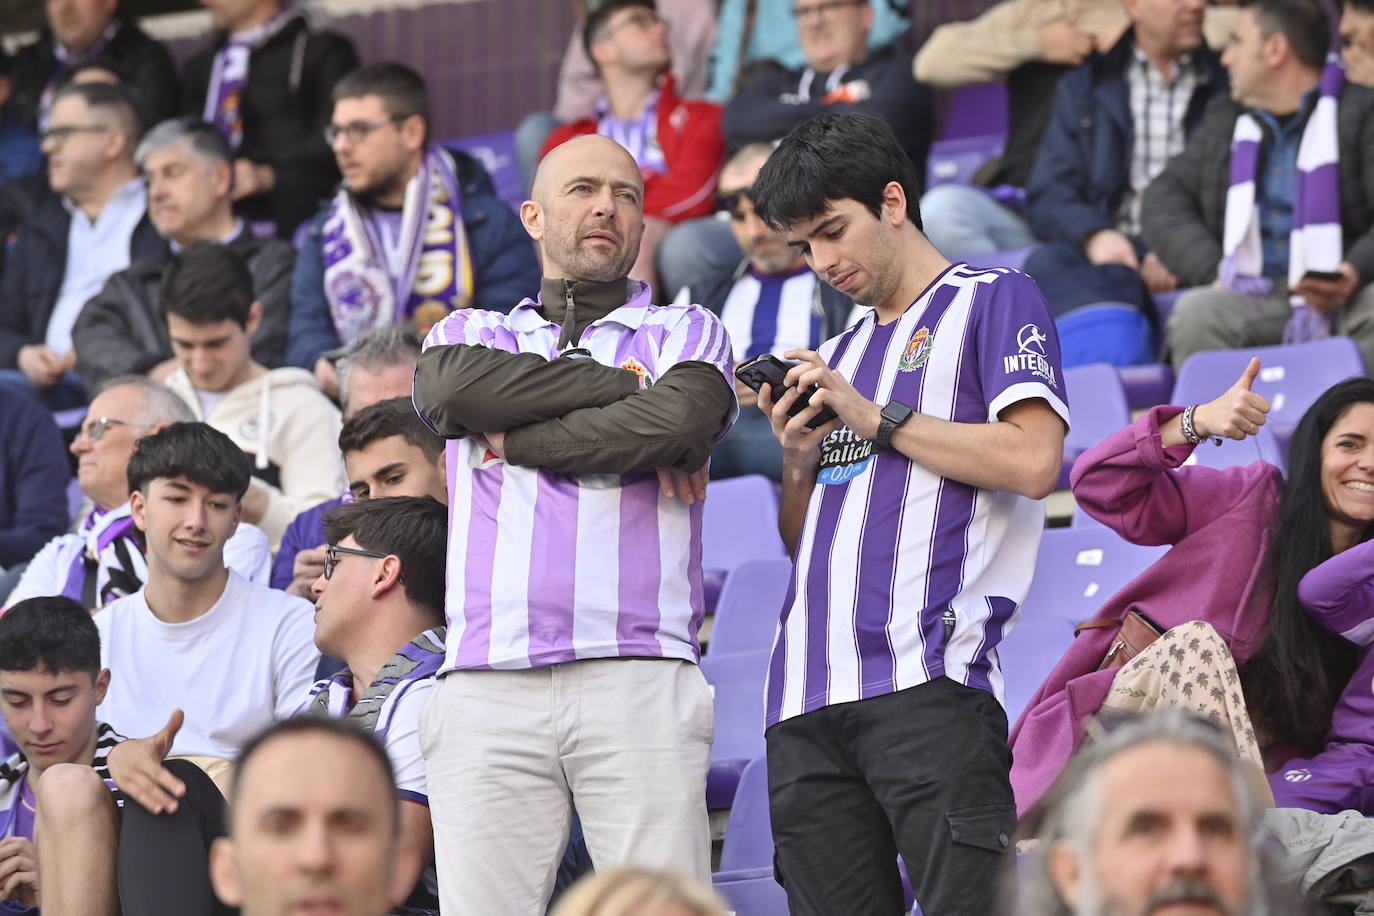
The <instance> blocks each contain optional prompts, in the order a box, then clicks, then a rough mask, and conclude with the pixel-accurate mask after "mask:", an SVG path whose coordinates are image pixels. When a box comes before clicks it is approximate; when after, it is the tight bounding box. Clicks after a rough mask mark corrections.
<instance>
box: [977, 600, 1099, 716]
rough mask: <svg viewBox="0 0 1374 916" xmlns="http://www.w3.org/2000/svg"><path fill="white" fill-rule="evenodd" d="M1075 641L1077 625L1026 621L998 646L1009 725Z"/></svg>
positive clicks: (1063, 621) (1055, 621) (1056, 620)
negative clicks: (1074, 635)
mask: <svg viewBox="0 0 1374 916" xmlns="http://www.w3.org/2000/svg"><path fill="white" fill-rule="evenodd" d="M1103 597H1106V596H1105V595H1104V596H1103ZM1072 642H1073V624H1072V623H1070V622H1069V621H1067V620H1063V619H1044V620H1022V621H1019V622H1018V623H1017V624H1016V627H1015V629H1013V630H1012V631H1011V635H1010V636H1008V637H1006V638H1005V639H1003V640H1002V642H1001V644H999V645H998V646H997V658H998V660H999V661H1000V662H1001V664H1002V677H1003V679H1004V689H1003V695H1004V697H1003V705H1004V706H1005V707H1006V710H1007V721H1008V722H1015V721H1016V719H1017V718H1018V717H1019V716H1020V715H1021V711H1022V710H1023V709H1025V708H1026V704H1027V703H1029V702H1030V698H1031V697H1033V696H1035V691H1037V690H1039V689H1040V685H1041V684H1042V683H1044V681H1045V677H1046V676H1047V675H1048V674H1049V673H1050V670H1051V669H1052V668H1054V666H1055V665H1056V664H1057V663H1058V662H1059V659H1060V658H1061V657H1062V656H1063V654H1064V651H1065V650H1066V649H1068V647H1069V644H1070V643H1072Z"/></svg>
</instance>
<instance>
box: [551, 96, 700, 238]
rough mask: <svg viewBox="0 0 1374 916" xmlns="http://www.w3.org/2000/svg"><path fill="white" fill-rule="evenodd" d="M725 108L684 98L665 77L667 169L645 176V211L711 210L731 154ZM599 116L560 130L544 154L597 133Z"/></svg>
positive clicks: (675, 214) (661, 107) (662, 114)
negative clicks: (727, 150)
mask: <svg viewBox="0 0 1374 916" xmlns="http://www.w3.org/2000/svg"><path fill="white" fill-rule="evenodd" d="M720 117H721V108H720V106H719V105H716V104H714V103H712V102H701V101H690V102H688V101H683V100H682V99H680V98H678V95H677V89H676V87H675V86H674V84H673V77H672V75H671V74H668V75H665V76H664V77H663V82H662V84H661V87H660V90H659V99H658V145H659V146H660V147H661V148H662V150H663V158H664V161H665V163H666V165H667V171H666V172H664V173H663V174H657V173H654V174H646V175H645V176H644V215H645V216H655V217H658V218H659V219H664V220H667V221H668V222H670V223H677V222H681V221H682V220H685V219H692V218H694V217H697V216H708V215H710V213H711V211H712V209H713V207H714V194H715V191H716V174H717V173H718V172H719V171H720V164H721V160H722V159H723V158H724V157H725V135H724V134H722V133H721V129H720ZM596 128H597V122H596V118H595V117H590V118H583V119H582V120H581V121H574V122H573V123H571V124H564V125H563V126H561V127H559V128H557V129H556V130H554V132H553V133H551V134H549V139H548V142H546V143H545V144H544V151H543V153H541V154H540V156H541V158H542V157H543V156H547V155H548V154H549V150H551V149H553V148H554V147H555V146H557V145H558V144H560V143H563V142H565V141H567V140H571V139H572V138H573V137H578V136H582V135H583V134H594V133H596Z"/></svg>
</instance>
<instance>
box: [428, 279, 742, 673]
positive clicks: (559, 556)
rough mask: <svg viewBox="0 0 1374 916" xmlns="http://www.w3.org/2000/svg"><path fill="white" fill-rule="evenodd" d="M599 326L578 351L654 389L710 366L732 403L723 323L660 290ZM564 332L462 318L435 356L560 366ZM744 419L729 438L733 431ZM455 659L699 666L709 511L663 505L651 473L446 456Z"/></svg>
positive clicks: (636, 286) (482, 452) (543, 325)
mask: <svg viewBox="0 0 1374 916" xmlns="http://www.w3.org/2000/svg"><path fill="white" fill-rule="evenodd" d="M630 292H631V298H630V300H629V301H628V302H626V303H625V304H624V305H623V306H621V307H620V308H617V309H616V310H615V311H613V312H611V313H610V314H608V315H606V316H605V317H604V318H601V319H598V320H596V321H593V322H592V323H591V324H590V325H588V326H587V328H586V330H584V331H583V332H582V336H581V339H580V340H579V341H578V343H577V346H578V347H579V348H582V349H586V350H588V351H590V352H591V354H592V358H594V359H595V360H596V361H597V362H599V363H601V364H603V365H606V366H617V367H620V368H623V369H630V370H632V371H634V372H636V373H638V374H639V375H640V377H641V380H642V382H643V383H645V384H652V383H653V382H654V381H655V380H657V379H659V378H661V377H662V375H663V373H665V372H667V371H668V370H669V369H671V368H672V367H673V366H674V365H675V364H677V363H681V362H688V361H701V362H708V363H711V364H713V365H715V366H717V367H719V369H720V371H721V373H722V374H723V375H724V376H725V379H726V381H727V382H729V383H730V385H731V388H732V390H733V386H734V381H733V376H732V375H731V369H732V367H731V360H730V341H729V339H728V338H727V337H726V334H725V329H724V327H723V326H722V325H721V323H720V319H718V318H717V317H716V316H715V315H714V314H713V313H712V312H711V311H709V310H708V309H705V308H702V307H701V306H698V305H690V306H655V305H652V304H650V295H651V290H650V289H649V287H648V285H647V284H644V283H640V282H639V281H637V280H631V281H630ZM558 335H559V326H558V325H556V324H554V323H553V322H551V321H549V320H547V319H546V318H544V317H543V316H541V315H540V314H539V306H538V303H537V302H535V301H534V300H530V299H526V300H524V301H523V302H521V303H520V304H519V305H518V306H516V307H515V308H514V309H513V310H512V311H511V313H510V314H509V315H503V314H501V313H499V312H489V311H480V310H476V309H463V310H460V311H456V312H453V313H452V314H450V315H449V316H448V317H447V318H445V319H444V320H443V321H441V322H439V324H437V325H435V326H434V329H433V330H432V331H430V333H429V337H428V338H426V340H425V346H426V347H427V348H428V347H431V346H436V345H442V344H472V345H480V346H486V347H493V348H495V349H500V350H505V351H507V352H510V353H538V354H539V355H541V356H544V357H547V358H549V359H554V358H556V357H557V356H558V355H559V352H560V351H559V349H558V346H557V344H558ZM737 411H738V408H737V407H736V408H734V409H733V410H732V412H731V416H730V418H729V422H727V423H726V424H725V428H724V429H722V430H721V435H724V433H725V431H726V430H728V429H729V426H730V423H733V422H734V415H735V413H736V412H737ZM447 460H448V492H449V540H448V589H447V608H446V611H447V617H448V638H447V656H446V658H445V660H444V666H443V668H442V669H441V670H440V674H441V675H442V674H444V673H447V672H449V671H452V670H454V669H469V668H476V669H483V668H534V667H540V666H543V665H552V664H558V663H560V662H570V661H574V660H577V659H584V658H611V657H617V656H637V657H664V658H682V659H688V660H691V661H697V660H698V659H699V657H700V648H699V646H698V643H697V630H698V629H699V627H700V626H701V618H702V613H703V602H702V582H701V503H697V504H696V505H694V506H692V507H691V508H688V507H687V506H684V505H683V504H682V503H681V502H679V501H678V500H675V499H666V498H664V497H663V496H662V495H661V493H660V491H659V485H658V478H657V476H656V474H655V473H654V471H653V470H652V469H646V470H644V471H636V472H633V473H630V474H624V475H620V474H584V475H581V476H570V475H566V474H558V473H554V472H552V471H548V470H544V469H542V468H527V467H516V466H514V465H510V464H507V463H506V462H504V461H503V460H501V459H499V458H497V457H496V456H495V455H494V454H493V453H491V452H489V451H487V449H486V447H485V445H483V444H481V442H480V440H478V439H476V438H474V437H468V438H464V439H458V440H453V441H450V442H449V443H448V446H447Z"/></svg>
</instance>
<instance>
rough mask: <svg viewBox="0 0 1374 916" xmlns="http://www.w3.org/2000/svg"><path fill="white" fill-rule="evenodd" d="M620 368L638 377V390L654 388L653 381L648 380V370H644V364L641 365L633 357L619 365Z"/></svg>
mask: <svg viewBox="0 0 1374 916" xmlns="http://www.w3.org/2000/svg"><path fill="white" fill-rule="evenodd" d="M620 368H622V369H629V370H630V371H631V372H633V373H634V374H635V375H637V376H639V387H640V388H652V387H654V380H653V379H651V378H649V370H648V369H645V368H644V364H643V363H641V362H640V361H639V360H637V359H635V358H634V357H633V356H631V357H630V358H629V359H627V360H625V362H623V363H621V364H620Z"/></svg>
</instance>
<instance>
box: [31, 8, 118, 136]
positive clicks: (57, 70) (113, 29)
mask: <svg viewBox="0 0 1374 916" xmlns="http://www.w3.org/2000/svg"><path fill="white" fill-rule="evenodd" d="M119 26H120V22H119V19H118V17H116V18H114V19H111V20H110V24H109V25H107V26H105V31H103V32H101V33H100V37H99V38H97V39H96V40H95V41H93V42H91V45H90V47H88V48H87V49H86V50H84V51H80V52H77V51H73V50H72V49H71V48H69V47H67V46H66V45H64V44H63V43H62V42H60V41H58V40H57V38H56V37H55V36H54V37H53V40H52V54H53V59H54V64H53V68H52V73H51V74H50V75H49V76H48V81H47V83H45V84H44V86H43V94H42V95H40V96H39V97H38V131H39V133H42V132H43V131H45V130H47V129H48V125H49V124H51V123H52V99H53V96H54V95H56V94H57V84H58V83H60V82H62V79H63V77H65V76H66V75H67V74H68V73H70V72H71V71H72V69H73V68H75V67H79V66H81V65H82V64H84V63H85V62H86V61H88V60H92V59H94V58H96V57H99V56H100V55H101V54H103V53H104V52H105V49H106V48H108V47H109V46H110V42H111V41H113V40H114V37H115V35H117V34H118V33H119Z"/></svg>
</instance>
